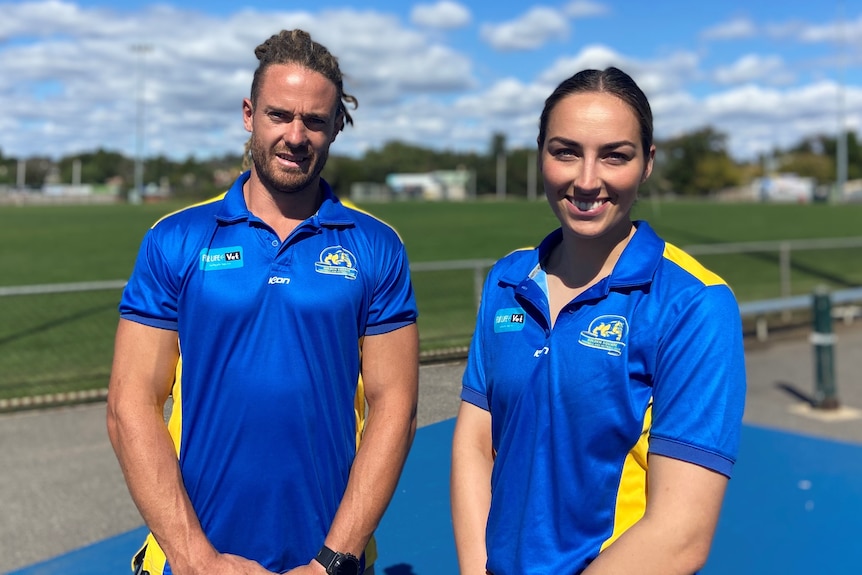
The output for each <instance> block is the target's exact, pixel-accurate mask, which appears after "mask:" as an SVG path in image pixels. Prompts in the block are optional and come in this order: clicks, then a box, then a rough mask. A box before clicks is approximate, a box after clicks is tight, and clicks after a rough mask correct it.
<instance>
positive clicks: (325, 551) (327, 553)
mask: <svg viewBox="0 0 862 575" xmlns="http://www.w3.org/2000/svg"><path fill="white" fill-rule="evenodd" d="M339 558H341V559H347V560H348V561H351V562H353V563H355V564H356V566H357V572H358V570H359V565H360V563H359V559H358V558H357V557H355V556H354V555H351V554H350V553H339V552H338V551H333V550H332V549H330V548H329V547H327V546H326V545H323V546H322V547H321V548H320V551H318V552H317V557H315V559H316V560H317V562H318V563H320V564H321V565H323V568H324V569H326V572H327V573H328V574H329V575H335V574H334V573H333V571H332V567H333V564H334V563H335V561H336V559H339Z"/></svg>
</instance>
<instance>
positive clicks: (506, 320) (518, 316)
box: [494, 307, 526, 333]
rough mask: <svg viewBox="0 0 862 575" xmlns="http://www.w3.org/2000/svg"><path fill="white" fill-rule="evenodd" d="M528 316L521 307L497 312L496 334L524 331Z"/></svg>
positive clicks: (495, 317)
mask: <svg viewBox="0 0 862 575" xmlns="http://www.w3.org/2000/svg"><path fill="white" fill-rule="evenodd" d="M525 320H526V315H525V314H524V310H523V309H521V308H519V307H507V308H503V309H499V310H497V313H496V314H494V333H505V332H508V331H521V330H522V329H524V321H525Z"/></svg>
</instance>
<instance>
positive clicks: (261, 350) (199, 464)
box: [120, 173, 417, 575]
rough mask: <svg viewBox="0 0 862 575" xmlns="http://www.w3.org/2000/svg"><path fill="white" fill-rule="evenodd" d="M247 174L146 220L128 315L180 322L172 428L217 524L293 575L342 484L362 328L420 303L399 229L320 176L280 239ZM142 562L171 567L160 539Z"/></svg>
mask: <svg viewBox="0 0 862 575" xmlns="http://www.w3.org/2000/svg"><path fill="white" fill-rule="evenodd" d="M248 177H249V174H248V173H245V174H243V175H242V176H240V178H239V179H238V180H237V181H236V182H235V183H234V184H233V186H232V187H231V188H230V190H229V191H228V192H227V193H226V194H225V195H223V196H221V197H219V198H216V199H214V200H212V201H209V202H205V203H203V204H199V205H196V206H192V207H189V208H186V209H183V210H181V211H179V212H177V213H174V214H171V215H169V216H167V217H165V218H163V219H162V220H160V221H159V222H157V223H156V224H155V225H154V226H153V228H152V229H150V230H149V232H148V233H147V235H146V237H145V238H144V241H143V243H142V245H141V248H140V252H139V254H138V259H137V262H136V264H135V270H134V272H133V274H132V277H131V279H130V280H129V283H128V285H127V287H126V289H125V291H124V293H123V297H122V301H121V303H120V312H121V316H122V317H123V318H125V319H128V320H132V321H136V322H140V323H143V324H146V325H149V326H153V327H156V328H161V329H167V330H175V331H177V332H178V337H179V344H180V352H181V364H180V367H179V368H178V371H177V378H176V381H175V383H174V387H173V399H174V407H173V412H172V416H171V420H170V421H169V430H170V432H171V434H172V436H173V439H174V442H175V444H176V447H177V453H178V458H179V464H180V468H181V470H182V475H183V480H184V482H185V487H186V489H187V491H188V494H189V497H190V498H191V501H192V504H193V505H194V508H195V511H196V512H197V514H198V517H199V518H200V521H201V525H202V526H203V529H204V532H205V533H206V534H207V536H208V537H209V538H210V540H211V541H212V543H213V544H214V545H215V547H216V549H218V550H219V551H221V552H226V553H234V554H238V555H241V556H243V557H247V558H250V559H254V560H256V561H258V562H260V563H261V564H262V565H263V566H264V567H266V568H267V569H269V570H272V571H276V572H282V571H286V570H288V569H290V568H293V567H296V566H298V565H303V564H306V563H308V562H309V561H310V560H311V559H312V558H313V557H314V556H315V555H316V553H317V551H318V550H319V549H320V546H321V545H322V544H323V540H324V537H325V535H326V533H327V532H328V530H329V526H330V523H331V521H332V519H333V517H334V516H335V511H336V509H337V508H338V505H339V503H340V501H341V498H342V495H343V493H344V489H345V487H346V484H347V478H348V474H349V472H350V468H351V465H352V463H353V458H354V455H355V453H356V444H357V421H356V416H355V414H354V401H355V400H356V391H357V381H358V379H359V369H360V346H361V339H362V337H363V336H366V335H375V334H381V333H386V332H389V331H392V330H395V329H398V328H400V327H403V326H405V325H408V324H411V323H414V322H415V321H416V315H417V313H416V304H415V301H414V296H413V290H412V287H411V283H410V278H409V270H408V262H407V257H406V254H405V250H404V246H403V244H402V242H401V239H400V238H399V237H398V235H397V234H396V233H395V231H394V230H393V229H392V228H390V227H389V226H387V225H386V224H384V223H383V222H381V221H379V220H377V219H375V218H373V217H372V216H370V215H368V214H365V213H363V212H360V211H358V210H355V209H348V208H346V207H345V206H344V205H343V204H341V202H339V201H338V199H337V198H336V197H335V196H334V195H333V193H332V191H331V189H330V188H329V186H328V184H326V183H325V182H322V184H321V185H322V187H323V189H324V195H325V197H324V200H323V203H322V205H321V206H320V209H319V210H318V212H317V213H316V214H314V215H313V216H312V217H310V218H308V219H307V220H306V221H304V222H303V223H301V224H300V225H299V226H298V227H297V228H296V229H295V230H294V231H293V232H292V233H291V234H290V236H289V237H288V238H287V239H286V240H285V241H284V242H281V241H280V240H279V238H278V236H277V235H276V234H275V233H274V232H273V230H272V229H270V227H269V226H267V225H266V224H265V223H264V222H262V221H261V220H260V219H258V218H257V217H255V216H254V215H252V214H251V213H250V212H249V211H248V209H247V207H246V204H245V200H244V198H243V193H242V187H243V184H244V183H245V181H246V180H247V179H248ZM393 361H397V359H393ZM358 400H359V401H364V398H359V399H358ZM144 567H145V569H147V570H149V571H150V572H151V573H152V574H153V575H156V574H160V573H162V570H163V569H164V573H170V568H169V567H168V566H167V565H165V559H164V554H163V553H162V552H161V550H160V549H159V548H158V545H157V544H156V542H155V541H154V540H153V538H152V536H150V537H149V538H148V545H147V555H146V559H145V564H144Z"/></svg>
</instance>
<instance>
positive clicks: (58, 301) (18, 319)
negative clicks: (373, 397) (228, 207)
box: [0, 201, 862, 398]
mask: <svg viewBox="0 0 862 575" xmlns="http://www.w3.org/2000/svg"><path fill="white" fill-rule="evenodd" d="M178 207H180V206H179V205H175V204H150V205H141V206H130V205H116V206H102V205H100V206H40V207H0V246H2V247H0V270H2V273H0V286H14V285H31V284H48V283H66V282H80V281H96V280H115V279H125V278H127V277H128V275H129V273H130V272H131V269H132V264H133V261H134V258H135V254H136V252H137V247H138V244H139V242H140V240H141V238H142V236H143V234H144V233H145V232H146V230H147V228H148V227H149V226H150V225H151V224H152V223H153V222H154V221H155V220H157V219H158V218H159V217H161V216H162V215H164V214H166V213H168V212H170V211H172V210H174V209H177V208H178ZM362 207H363V208H365V209H367V210H368V211H370V212H372V213H374V214H375V215H377V216H378V217H380V218H381V219H384V220H386V221H387V222H389V223H390V224H392V225H393V226H394V227H395V228H397V229H398V231H399V233H400V234H401V236H402V238H403V239H404V243H405V245H406V246H407V251H408V254H409V256H410V259H411V262H413V263H417V262H430V261H445V260H455V259H497V258H499V257H501V256H503V255H505V254H506V253H508V252H509V251H511V250H513V249H516V248H520V247H525V246H531V245H535V244H536V243H538V242H539V241H540V240H541V239H542V238H543V237H544V236H545V235H546V234H547V233H548V232H549V231H550V230H552V229H553V228H554V227H556V220H555V218H554V217H553V215H552V214H551V211H550V209H549V208H548V206H547V204H546V203H545V202H544V201H539V202H530V203H528V202H524V201H510V202H491V201H479V202H469V203H391V204H369V205H366V206H362ZM635 215H636V217H637V218H640V219H647V220H649V221H650V223H651V224H652V225H653V227H654V228H655V229H656V230H657V231H658V232H659V234H660V235H662V236H663V237H664V238H665V239H667V240H668V241H670V242H672V243H675V244H676V245H678V246H680V247H683V248H684V247H685V246H688V245H693V244H711V243H727V242H741V241H762V240H786V239H811V238H831V237H859V236H862V205H761V204H716V203H700V202H668V203H661V204H652V203H646V202H645V203H642V204H639V205H638V206H636V208H635ZM698 259H700V260H701V261H702V262H703V263H704V264H705V265H707V267H710V268H711V269H713V270H714V271H716V272H717V273H719V274H720V275H722V276H723V277H724V278H725V279H726V280H727V281H728V283H730V285H731V286H732V287H733V289H734V291H735V292H736V294H737V297H738V298H739V299H740V300H741V301H749V300H755V299H762V298H768V297H777V296H779V295H780V293H779V270H778V254H777V253H768V252H764V253H749V254H737V255H725V256H701V257H699V258H698ZM791 281H792V286H793V292H794V293H795V294H800V293H810V292H811V290H812V289H813V288H814V286H816V285H818V284H825V285H828V286H830V287H832V288H834V289H839V288H843V287H848V286H858V285H862V254H860V250H858V249H855V250H848V249H844V250H821V251H797V252H794V253H793V260H792V274H791ZM414 285H415V288H416V294H417V302H418V304H419V310H420V323H419V327H420V334H421V338H422V347H423V349H425V350H429V349H434V348H439V347H447V346H453V345H465V344H466V343H467V342H468V340H469V336H470V333H471V332H472V329H473V319H474V314H475V296H474V293H473V277H472V272H470V271H468V270H462V271H447V272H416V273H414ZM118 299H119V293H118V292H115V291H109V292H88V293H79V294H64V295H43V296H10V297H0V398H2V397H10V396H17V395H21V394H27V393H48V392H54V391H59V390H70V389H86V388H92V387H103V386H104V385H105V383H106V378H107V371H108V367H109V362H110V356H111V345H112V341H111V339H112V334H113V330H114V328H115V325H116V318H117V315H116V304H117V301H118Z"/></svg>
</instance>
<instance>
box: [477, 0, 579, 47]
mask: <svg viewBox="0 0 862 575" xmlns="http://www.w3.org/2000/svg"><path fill="white" fill-rule="evenodd" d="M568 33H569V24H568V22H567V21H566V18H565V16H564V15H563V14H562V13H560V12H559V11H557V10H554V9H553V8H547V7H544V6H536V7H533V8H531V9H530V10H528V11H527V12H525V13H524V14H523V15H521V16H520V17H519V18H517V19H515V20H511V21H509V22H504V23H502V24H483V25H482V29H481V35H482V39H483V40H485V41H486V42H487V43H488V44H490V45H491V46H492V47H494V48H495V49H497V50H500V51H504V52H508V51H515V50H534V49H536V48H540V47H541V46H543V45H545V44H546V43H548V42H550V41H551V40H555V39H562V38H565V37H566V36H567V35H568Z"/></svg>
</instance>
